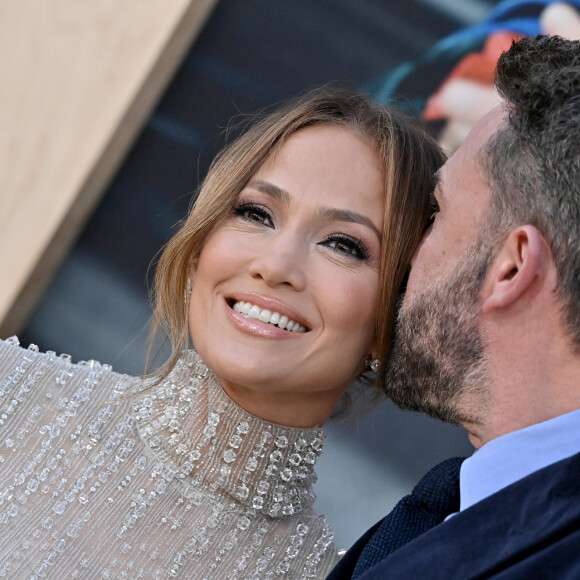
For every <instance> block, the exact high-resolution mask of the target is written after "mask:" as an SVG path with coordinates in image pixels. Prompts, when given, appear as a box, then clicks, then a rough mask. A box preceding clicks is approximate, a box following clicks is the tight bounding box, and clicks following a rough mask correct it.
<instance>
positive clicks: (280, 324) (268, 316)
mask: <svg viewBox="0 0 580 580" xmlns="http://www.w3.org/2000/svg"><path fill="white" fill-rule="evenodd" d="M244 298H245V299H244V300H241V299H238V298H229V299H227V304H228V306H229V309H228V310H229V313H231V314H230V315H233V313H234V312H235V313H236V314H238V316H235V319H236V322H242V326H243V327H244V328H245V329H247V330H250V331H253V332H255V331H258V333H259V334H262V335H264V334H266V335H271V334H272V332H273V334H274V335H277V336H280V335H285V336H288V334H289V333H291V334H301V333H305V332H308V330H309V329H308V328H307V327H306V325H305V324H301V322H300V321H298V320H297V319H298V316H297V315H295V314H293V313H292V312H290V311H289V309H288V308H287V307H284V306H282V305H281V304H278V303H275V302H273V301H271V300H270V299H266V298H264V297H259V298H258V297H244ZM232 311H233V312H232ZM240 318H241V320H239V319H240ZM265 331H266V332H265Z"/></svg>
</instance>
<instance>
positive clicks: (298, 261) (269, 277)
mask: <svg viewBox="0 0 580 580" xmlns="http://www.w3.org/2000/svg"><path fill="white" fill-rule="evenodd" d="M305 260H306V249H305V248H304V247H303V246H302V245H300V244H299V243H297V241H295V240H289V239H287V238H285V237H280V238H276V239H275V240H271V242H270V243H269V244H265V245H264V246H263V248H262V251H261V252H260V253H259V254H257V255H256V256H255V258H254V259H253V260H252V262H251V264H250V274H251V276H252V277H253V278H261V279H262V280H264V282H265V283H266V284H267V285H268V286H272V287H274V286H280V285H287V286H291V287H292V288H293V289H294V290H296V291H297V292H300V291H302V290H304V288H305V287H306V273H305V268H304V266H305Z"/></svg>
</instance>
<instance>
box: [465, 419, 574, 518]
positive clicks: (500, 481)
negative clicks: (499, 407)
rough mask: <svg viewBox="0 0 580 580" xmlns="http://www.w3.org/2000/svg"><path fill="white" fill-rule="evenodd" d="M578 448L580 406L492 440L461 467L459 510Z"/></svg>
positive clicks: (565, 456) (571, 453) (570, 454)
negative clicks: (577, 408)
mask: <svg viewBox="0 0 580 580" xmlns="http://www.w3.org/2000/svg"><path fill="white" fill-rule="evenodd" d="M578 451H580V409H579V410H576V411H572V412H571V413H567V414H565V415H560V416H559V417H556V418H554V419H550V420H549V421H544V422H543V423H538V424H536V425H531V426H530V427H526V428H524V429H520V430H518V431H513V432H511V433H507V434H506V435H502V436H501V437H498V438H497V439H493V440H492V441H490V442H489V443H486V444H485V445H483V446H482V447H481V448H480V449H478V450H477V451H476V452H475V453H474V454H473V455H472V456H471V457H469V458H468V459H466V460H465V461H464V462H463V465H462V466H461V473H460V479H459V481H460V492H461V505H460V509H459V511H463V510H465V509H467V508H469V507H471V506H472V505H473V504H475V503H477V502H479V501H481V500H483V499H485V498H487V497H489V496H490V495H493V494H494V493H496V492H498V491H500V490H501V489H503V488H504V487H507V486H508V485H511V484H512V483H514V482H516V481H518V480H520V479H523V478H524V477H526V476H528V475H530V474H531V473H533V472H534V471H538V470H539V469H542V468H544V467H547V466H548V465H551V464H552V463H556V462H557V461H560V460H562V459H566V458H567V457H571V456H572V455H574V454H575V453H578Z"/></svg>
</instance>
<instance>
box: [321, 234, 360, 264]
mask: <svg viewBox="0 0 580 580" xmlns="http://www.w3.org/2000/svg"><path fill="white" fill-rule="evenodd" d="M318 244H319V245H321V246H327V247H329V248H332V249H333V250H334V251H335V252H338V253H340V254H344V255H345V256H350V257H353V258H356V259H357V260H361V261H362V260H368V258H369V252H368V250H367V248H366V246H365V244H364V243H363V242H362V240H358V239H356V238H352V237H350V236H345V235H344V234H333V235H331V236H328V237H327V238H325V239H324V240H322V241H321V242H318Z"/></svg>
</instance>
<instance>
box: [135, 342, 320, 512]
mask: <svg viewBox="0 0 580 580" xmlns="http://www.w3.org/2000/svg"><path fill="white" fill-rule="evenodd" d="M133 412H134V417H135V419H136V421H137V426H138V432H139V434H140V436H141V437H142V438H143V439H144V441H145V442H146V444H147V445H148V446H149V447H150V448H151V450H152V452H153V453H154V454H155V455H156V456H157V458H158V459H159V460H160V461H161V462H162V463H163V465H164V467H165V468H166V470H167V477H172V478H173V477H175V478H177V479H178V480H181V481H182V483H183V485H184V493H185V494H186V495H187V496H189V497H190V498H191V500H192V502H193V503H196V501H199V502H201V501H202V499H203V498H204V497H207V496H208V495H209V496H216V497H221V498H226V499H228V498H231V501H232V502H233V503H236V502H237V503H241V504H242V505H245V506H248V507H250V508H252V509H253V510H256V511H257V512H259V513H262V514H263V515H268V516H270V517H274V518H283V517H288V516H291V515H294V514H296V513H299V512H301V511H303V510H304V509H306V508H309V507H310V506H311V505H312V503H313V502H314V498H315V496H314V492H313V491H312V484H313V483H314V482H315V481H316V474H315V472H314V464H315V463H316V460H317V459H318V457H319V455H320V453H321V451H322V448H323V445H324V431H323V430H322V429H316V428H315V429H298V428H292V427H284V426H281V425H276V424H274V423H269V422H267V421H264V420H262V419H260V418H258V417H255V416H253V415H251V414H249V413H248V412H246V411H245V410H244V409H242V408H241V407H240V406H239V405H237V404H236V403H235V402H234V401H232V400H231V399H230V398H229V397H228V395H227V394H226V393H225V392H224V390H223V389H222V387H221V385H220V384H219V383H218V381H217V379H216V378H215V376H214V375H213V373H212V372H211V371H210V370H209V369H208V368H207V366H206V365H205V364H204V363H203V361H202V360H201V359H200V357H199V356H198V355H197V353H196V352H195V351H189V352H188V353H187V354H186V355H185V356H184V357H183V358H182V359H181V360H180V361H179V363H178V364H177V365H176V367H175V368H174V369H173V371H172V372H171V374H170V375H169V376H168V377H167V378H166V379H165V380H164V381H163V382H162V383H160V384H157V385H155V386H153V387H151V388H150V389H149V390H148V391H146V392H145V394H144V395H141V396H140V397H139V398H138V399H137V400H136V401H135V404H134V406H133Z"/></svg>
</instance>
